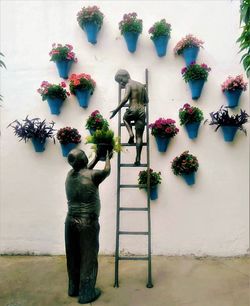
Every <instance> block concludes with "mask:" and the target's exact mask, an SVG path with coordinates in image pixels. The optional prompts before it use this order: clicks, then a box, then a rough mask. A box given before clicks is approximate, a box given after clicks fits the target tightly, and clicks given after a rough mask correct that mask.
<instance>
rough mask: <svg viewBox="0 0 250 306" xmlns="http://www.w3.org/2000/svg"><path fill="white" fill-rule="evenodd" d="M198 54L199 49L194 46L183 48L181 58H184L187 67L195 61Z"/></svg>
mask: <svg viewBox="0 0 250 306" xmlns="http://www.w3.org/2000/svg"><path fill="white" fill-rule="evenodd" d="M198 52H199V48H198V47H196V46H190V47H185V48H184V49H183V50H182V56H183V57H184V60H185V63H186V65H187V66H189V65H190V64H191V63H192V62H195V61H196V59H197V55H198Z"/></svg>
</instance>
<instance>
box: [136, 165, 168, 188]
mask: <svg viewBox="0 0 250 306" xmlns="http://www.w3.org/2000/svg"><path fill="white" fill-rule="evenodd" d="M149 175H150V186H155V185H158V184H161V180H162V178H161V172H154V171H153V169H150V170H149ZM147 182H148V171H147V170H143V171H140V172H139V175H138V183H139V184H140V185H142V184H143V185H145V184H146V185H147ZM139 188H140V189H142V188H144V187H139Z"/></svg>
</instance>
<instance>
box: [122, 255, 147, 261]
mask: <svg viewBox="0 0 250 306" xmlns="http://www.w3.org/2000/svg"><path fill="white" fill-rule="evenodd" d="M118 259H119V260H148V256H147V257H129V256H120V257H118Z"/></svg>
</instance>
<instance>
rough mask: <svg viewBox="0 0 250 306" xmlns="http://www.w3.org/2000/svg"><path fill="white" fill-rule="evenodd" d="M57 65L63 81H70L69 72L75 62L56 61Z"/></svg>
mask: <svg viewBox="0 0 250 306" xmlns="http://www.w3.org/2000/svg"><path fill="white" fill-rule="evenodd" d="M55 63H56V66H57V70H58V73H59V76H60V77H61V78H63V79H68V77H69V71H70V68H71V66H72V63H73V60H62V61H56V62H55Z"/></svg>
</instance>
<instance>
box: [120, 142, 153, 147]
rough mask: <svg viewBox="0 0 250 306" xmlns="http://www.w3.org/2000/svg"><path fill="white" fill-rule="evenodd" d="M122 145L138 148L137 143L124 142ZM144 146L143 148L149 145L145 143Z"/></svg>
mask: <svg viewBox="0 0 250 306" xmlns="http://www.w3.org/2000/svg"><path fill="white" fill-rule="evenodd" d="M121 145H122V146H123V147H135V146H136V143H127V142H122V143H121ZM142 145H143V146H146V145H147V143H146V142H143V143H142Z"/></svg>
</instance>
